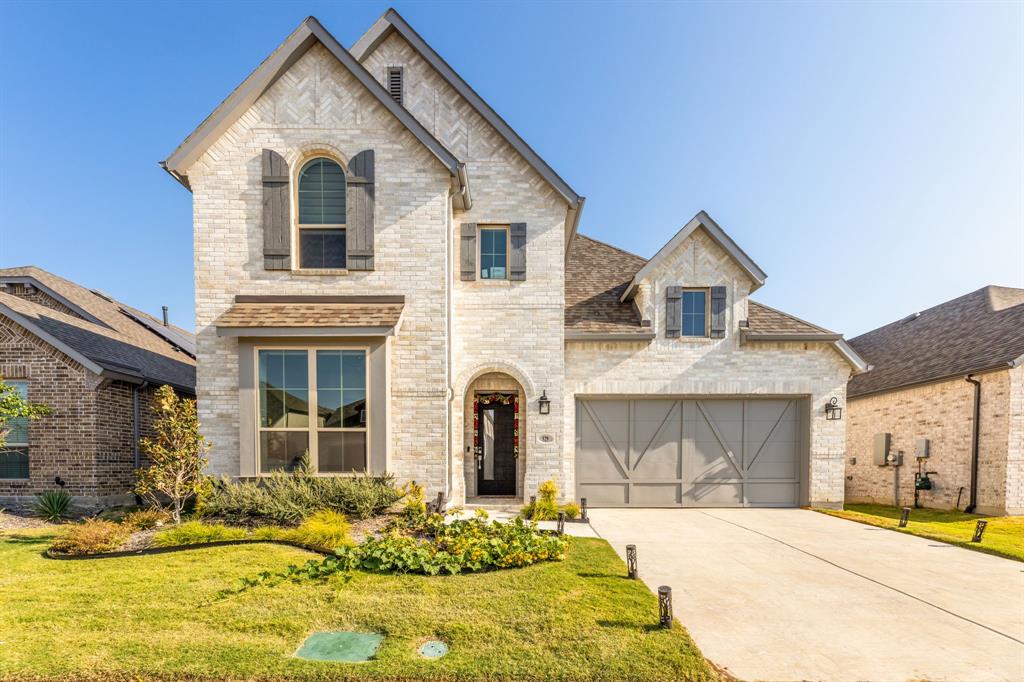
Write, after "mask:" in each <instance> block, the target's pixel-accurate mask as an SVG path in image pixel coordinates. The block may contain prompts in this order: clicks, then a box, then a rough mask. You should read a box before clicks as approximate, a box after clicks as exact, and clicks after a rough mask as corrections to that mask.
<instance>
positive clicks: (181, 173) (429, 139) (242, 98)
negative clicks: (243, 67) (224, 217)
mask: <svg viewBox="0 0 1024 682" xmlns="http://www.w3.org/2000/svg"><path fill="white" fill-rule="evenodd" d="M317 42H319V43H320V44H322V45H323V46H324V47H325V48H327V50H328V52H330V53H331V54H332V55H334V56H335V58H337V60H338V61H339V62H341V64H342V66H344V67H345V68H346V69H348V70H349V72H350V73H351V74H352V75H353V76H354V77H355V78H356V80H358V81H359V82H360V83H361V84H362V85H363V87H365V88H366V89H367V90H368V91H369V92H370V94H371V95H373V96H374V97H375V98H376V99H377V101H378V102H379V103H380V104H381V105H382V106H383V107H384V108H385V109H387V110H388V111H389V112H391V114H392V115H394V116H395V118H397V119H398V120H399V121H400V122H401V123H402V124H403V125H404V126H405V127H406V128H407V129H408V130H409V132H411V133H412V134H413V136H414V137H416V139H417V140H419V141H420V142H421V143H422V144H423V146H425V147H426V148H427V149H429V150H430V152H431V153H432V154H433V155H434V156H435V157H436V158H437V160H438V161H440V162H441V163H442V164H443V165H444V167H445V168H447V169H448V171H449V172H450V173H451V176H452V181H453V183H454V185H455V197H456V202H457V205H459V207H460V208H465V209H467V210H468V209H469V208H470V207H471V206H472V199H471V198H470V195H469V178H468V176H467V175H466V166H465V164H464V163H462V162H461V161H460V160H459V159H458V158H456V157H455V155H454V154H452V153H451V151H449V150H448V149H447V148H446V147H445V146H444V145H443V144H441V142H440V141H439V140H438V139H437V138H435V137H434V136H433V135H431V134H430V132H429V131H428V130H427V129H426V128H424V127H423V125H422V124H421V123H420V122H419V121H417V120H416V118H415V117H414V116H413V115H412V114H410V113H409V112H408V111H407V110H406V109H404V108H403V107H402V106H401V105H400V104H398V103H397V102H395V100H394V99H392V98H391V96H390V95H388V93H387V91H386V90H385V89H384V86H383V85H381V84H380V83H379V82H377V80H376V79H375V78H374V77H373V76H372V75H370V73H369V72H368V71H367V70H366V69H365V68H363V65H362V64H360V63H359V61H358V60H356V59H355V58H354V57H353V56H352V55H351V54H349V52H348V51H347V50H346V49H345V48H343V47H342V46H341V43H339V42H338V41H337V39H336V38H335V37H334V36H333V35H331V34H330V32H328V31H327V29H325V28H324V27H323V26H322V25H321V24H320V22H319V21H317V20H316V18H315V17H307V18H306V19H305V20H304V21H303V22H302V23H301V24H299V27H298V28H296V29H295V30H294V31H293V32H292V33H291V35H289V36H288V37H287V38H286V39H285V40H284V42H283V43H281V44H280V45H279V46H278V47H277V49H275V50H274V51H273V52H271V53H270V56H269V57H267V58H266V59H265V60H263V63H261V64H260V65H259V66H258V67H257V68H256V70H255V71H253V72H252V73H251V74H249V76H248V78H246V79H245V80H244V81H242V84H241V85H239V86H238V87H237V88H235V89H234V90H233V91H232V92H231V94H230V95H228V97H227V99H225V100H224V101H223V102H221V103H220V105H219V106H218V107H217V108H216V109H214V110H213V113H211V114H210V115H209V116H208V117H207V118H206V119H205V120H204V121H203V122H202V123H200V124H199V127H197V128H196V129H195V130H194V131H192V133H191V134H190V135H189V136H188V137H186V138H185V140H184V141H183V142H182V143H181V144H180V145H178V148H177V149H175V150H174V152H173V153H172V154H171V155H170V156H168V157H167V159H166V160H165V161H163V162H162V163H161V165H162V166H163V167H164V168H165V169H166V170H167V171H168V172H169V173H171V175H173V176H174V177H175V178H177V179H178V180H180V181H181V182H182V184H184V185H185V186H186V187H188V169H189V168H190V167H191V166H192V164H193V163H195V161H196V160H197V159H198V158H199V157H200V156H201V155H202V154H203V152H205V151H206V150H207V149H208V148H209V147H210V145H212V144H213V143H214V141H216V139H217V138H218V137H219V136H220V135H221V134H222V133H223V132H224V131H225V130H227V129H228V128H229V127H230V126H231V125H232V124H233V123H234V122H235V121H237V120H238V119H239V118H241V116H242V114H244V113H245V112H246V111H248V109H249V107H251V106H252V105H253V104H254V103H255V102H256V100H257V99H259V97H260V95H262V94H263V93H264V92H266V91H267V90H268V89H269V88H270V86H272V85H273V84H274V83H275V82H277V79H278V78H280V77H281V76H282V75H284V73H285V72H286V71H288V69H289V68H290V67H291V66H292V65H293V64H294V63H295V62H296V61H298V60H299V58H300V57H302V55H304V54H305V53H306V51H308V50H309V48H311V47H312V46H313V45H315V44H316V43H317Z"/></svg>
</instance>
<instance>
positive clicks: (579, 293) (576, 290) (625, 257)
mask: <svg viewBox="0 0 1024 682" xmlns="http://www.w3.org/2000/svg"><path fill="white" fill-rule="evenodd" d="M646 262H647V261H646V260H644V259H643V258H641V257H640V256H635V255H633V254H631V253H628V252H626V251H623V250H622V249H617V248H615V247H614V246H610V245H609V244H605V243H604V242H599V241H597V240H596V239H591V238H590V237H585V236H583V235H582V234H577V235H576V237H575V239H573V241H572V247H571V249H570V252H569V258H568V259H567V262H566V265H565V328H566V330H567V331H575V332H588V333H606V334H607V333H614V334H619V333H626V334H628V333H637V334H641V333H644V332H648V331H650V329H649V328H646V327H641V326H640V314H639V313H638V312H637V310H636V306H634V305H633V303H632V302H627V303H620V302H619V298H620V297H621V296H622V292H624V291H625V290H626V287H627V286H629V283H630V281H631V280H632V279H633V275H634V274H636V272H637V270H639V269H640V268H642V267H643V265H644V263H646Z"/></svg>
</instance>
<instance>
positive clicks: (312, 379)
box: [253, 344, 373, 477]
mask: <svg viewBox="0 0 1024 682" xmlns="http://www.w3.org/2000/svg"><path fill="white" fill-rule="evenodd" d="M261 350H304V351H306V375H307V379H306V381H307V383H308V385H309V388H308V390H309V406H310V415H309V425H308V426H306V427H305V428H303V427H285V428H267V427H264V426H263V425H262V422H261V420H260V398H261V396H260V351H261ZM321 350H361V351H363V357H364V363H363V372H364V377H363V382H364V384H365V386H366V389H365V391H366V398H365V400H366V426H361V427H355V426H348V427H336V428H323V429H321V428H320V427H318V426H317V424H316V414H315V412H314V410H315V409H316V405H317V389H316V352H317V351H321ZM253 369H254V374H255V377H256V400H255V406H256V434H255V440H256V442H255V444H254V447H255V453H256V476H257V477H265V476H270V475H271V474H272V473H274V472H273V471H263V470H262V468H261V466H260V463H261V461H262V458H261V456H260V455H261V453H260V434H261V433H263V432H264V431H282V432H289V431H290V432H295V433H303V432H305V433H308V434H309V461H310V464H312V465H313V467H314V468H315V469H316V475H317V476H359V475H360V474H361V472H355V471H320V466H319V458H320V452H319V448H318V447H317V446H318V445H319V435H318V434H319V432H320V431H331V432H335V431H337V432H341V431H353V432H363V433H365V434H366V461H365V462H364V463H363V472H369V470H370V462H371V461H372V457H371V455H372V452H371V449H372V447H371V442H370V434H371V433H372V429H371V427H372V422H373V410H371V409H370V390H371V387H370V347H369V346H361V345H346V344H341V345H330V346H319V345H316V346H305V345H289V346H254V347H253Z"/></svg>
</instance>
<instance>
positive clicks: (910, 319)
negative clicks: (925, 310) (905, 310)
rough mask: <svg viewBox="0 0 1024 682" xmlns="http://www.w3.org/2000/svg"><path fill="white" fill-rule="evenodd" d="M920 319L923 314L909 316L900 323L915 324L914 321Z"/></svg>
mask: <svg viewBox="0 0 1024 682" xmlns="http://www.w3.org/2000/svg"><path fill="white" fill-rule="evenodd" d="M919 317H921V313H910V314H909V315H907V316H906V317H904V318H903V319H902V320H900V322H913V321H914V320H916V319H917V318H919Z"/></svg>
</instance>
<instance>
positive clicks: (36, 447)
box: [0, 297, 155, 509]
mask: <svg viewBox="0 0 1024 682" xmlns="http://www.w3.org/2000/svg"><path fill="white" fill-rule="evenodd" d="M47 298H49V297H47ZM51 300H52V299H51ZM37 302H40V301H37ZM0 376H2V377H3V378H5V379H8V380H23V381H27V383H28V397H29V400H30V401H31V402H37V403H43V404H45V405H47V406H49V407H50V408H51V409H52V410H53V413H52V414H50V415H49V416H46V417H44V418H42V419H39V420H36V421H32V422H30V423H29V428H28V434H29V435H28V438H29V478H28V480H4V479H0V505H25V504H29V503H31V501H32V500H33V496H34V495H35V494H36V493H39V492H42V491H44V490H54V489H56V488H57V487H58V486H57V485H56V483H55V482H54V477H55V476H60V477H61V478H62V479H63V480H64V481H65V482H66V487H65V489H66V490H67V491H68V492H70V493H71V494H72V495H74V496H75V501H74V504H75V506H76V507H81V508H86V509H90V508H96V507H100V506H105V505H109V504H116V503H124V502H128V501H131V500H132V499H133V495H132V494H131V488H132V485H133V476H132V470H133V464H134V453H133V448H132V420H133V415H132V387H131V385H130V384H126V383H124V382H120V381H108V380H103V379H101V378H100V377H97V376H95V375H93V374H92V373H90V372H89V371H87V370H86V369H85V368H84V367H82V365H80V364H79V363H77V362H76V361H74V360H73V359H71V358H69V357H68V356H66V355H64V354H63V353H61V352H60V351H58V350H56V349H54V348H53V347H51V346H50V345H48V344H47V343H45V342H44V341H41V340H40V339H38V338H36V337H35V336H34V335H32V334H30V333H29V332H27V331H25V330H24V329H22V328H21V327H20V326H18V325H17V324H16V323H14V322H13V321H11V320H9V319H8V318H6V317H3V316H0ZM154 390H155V389H153V388H152V387H150V388H147V389H143V390H142V391H141V395H140V401H139V402H140V433H141V435H143V436H146V435H151V423H152V414H151V406H152V400H153V393H154Z"/></svg>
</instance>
